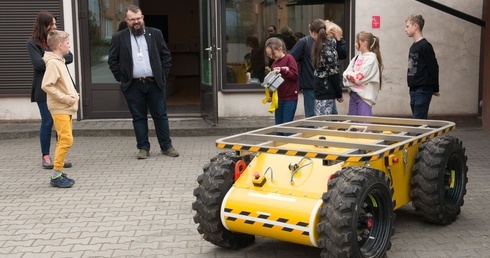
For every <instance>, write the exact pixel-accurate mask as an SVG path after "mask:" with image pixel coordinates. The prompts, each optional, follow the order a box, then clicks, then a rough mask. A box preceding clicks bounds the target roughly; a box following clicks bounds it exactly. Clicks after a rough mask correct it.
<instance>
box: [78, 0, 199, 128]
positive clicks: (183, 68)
mask: <svg viewBox="0 0 490 258" xmlns="http://www.w3.org/2000/svg"><path fill="white" fill-rule="evenodd" d="M79 3H80V10H81V15H80V36H81V41H82V44H81V51H82V53H83V54H82V55H81V56H82V60H81V63H82V74H81V77H82V81H83V88H82V90H83V92H82V93H83V100H82V103H83V109H82V110H83V111H82V112H83V118H84V119H100V118H130V117H131V116H130V113H129V111H128V108H127V104H126V101H125V99H124V96H123V94H122V93H121V91H120V89H119V85H118V83H117V82H116V81H115V80H114V78H113V77H112V73H111V72H110V70H109V66H108V64H107V55H108V51H109V46H110V39H111V36H112V34H113V33H115V32H117V28H118V25H119V23H120V22H121V21H124V19H125V11H126V7H127V6H128V5H130V4H133V3H134V4H138V5H139V6H140V8H141V9H142V11H143V14H144V15H145V23H146V26H150V27H156V28H159V29H161V30H162V32H163V34H164V37H165V39H166V41H167V46H168V48H169V49H170V51H171V53H172V67H171V69H170V75H169V78H168V80H167V111H168V114H169V116H171V117H172V116H174V117H175V116H178V117H179V116H185V117H188V116H200V115H201V113H200V103H201V100H200V81H199V75H200V72H199V70H200V69H199V1H198V0H181V1H171V0H160V1H152V0H141V1H132V0H116V1H89V0H85V1H80V2H79Z"/></svg>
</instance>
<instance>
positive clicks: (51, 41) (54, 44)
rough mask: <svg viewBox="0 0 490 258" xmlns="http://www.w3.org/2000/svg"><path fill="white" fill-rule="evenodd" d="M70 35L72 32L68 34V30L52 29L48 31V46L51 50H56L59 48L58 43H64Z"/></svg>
mask: <svg viewBox="0 0 490 258" xmlns="http://www.w3.org/2000/svg"><path fill="white" fill-rule="evenodd" d="M69 36H70V34H68V32H66V31H62V30H51V31H49V33H48V39H47V41H46V43H47V44H48V47H49V48H50V49H51V50H56V49H58V45H59V44H60V43H62V42H63V41H65V40H66V39H67V38H68V37H69Z"/></svg>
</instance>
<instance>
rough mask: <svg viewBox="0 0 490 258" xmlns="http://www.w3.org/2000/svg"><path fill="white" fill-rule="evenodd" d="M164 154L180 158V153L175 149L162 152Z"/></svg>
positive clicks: (171, 148)
mask: <svg viewBox="0 0 490 258" xmlns="http://www.w3.org/2000/svg"><path fill="white" fill-rule="evenodd" d="M162 154H164V155H167V156H170V157H178V156H179V152H178V151H177V150H176V149H175V148H174V147H170V148H168V149H167V150H162Z"/></svg>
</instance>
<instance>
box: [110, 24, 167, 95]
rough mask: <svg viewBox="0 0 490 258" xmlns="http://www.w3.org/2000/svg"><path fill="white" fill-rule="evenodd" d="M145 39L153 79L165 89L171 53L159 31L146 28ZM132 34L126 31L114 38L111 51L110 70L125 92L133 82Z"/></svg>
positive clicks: (115, 35)
mask: <svg viewBox="0 0 490 258" xmlns="http://www.w3.org/2000/svg"><path fill="white" fill-rule="evenodd" d="M144 35H145V38H146V43H147V45H148V54H149V56H150V66H151V70H152V72H153V77H155V81H156V83H157V85H158V87H160V88H161V89H165V84H166V81H167V76H168V73H169V71H170V66H171V56H170V51H169V50H168V48H167V45H166V44H165V40H164V39H163V35H162V32H161V31H160V30H159V29H156V28H152V27H145V34H144ZM130 37H131V33H130V31H129V29H124V30H121V31H119V32H117V33H116V34H114V35H113V36H112V40H111V47H110V50H109V60H108V63H109V68H110V69H111V72H112V75H114V78H115V79H116V81H118V82H119V83H120V86H121V90H122V91H125V90H126V89H127V88H128V87H129V85H130V84H131V81H132V80H133V57H132V53H131V51H132V50H131V38H130Z"/></svg>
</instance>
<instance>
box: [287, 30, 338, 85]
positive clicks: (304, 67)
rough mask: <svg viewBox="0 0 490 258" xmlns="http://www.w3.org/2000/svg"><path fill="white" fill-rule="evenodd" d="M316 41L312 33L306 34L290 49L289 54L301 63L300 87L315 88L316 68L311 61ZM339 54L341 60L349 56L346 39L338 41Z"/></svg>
mask: <svg viewBox="0 0 490 258" xmlns="http://www.w3.org/2000/svg"><path fill="white" fill-rule="evenodd" d="M314 42H315V40H314V39H313V38H312V37H311V36H310V35H308V36H305V37H303V38H301V39H300V40H299V41H298V42H297V43H296V45H294V47H293V49H291V51H289V54H291V55H292V56H293V57H294V59H296V62H297V63H298V64H301V69H300V70H299V87H300V89H313V85H314V82H313V77H314V76H313V71H314V68H313V64H312V63H311V49H312V48H313V43H314ZM337 54H338V56H339V60H344V59H346V58H347V44H346V42H345V40H344V39H341V40H339V41H337Z"/></svg>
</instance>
